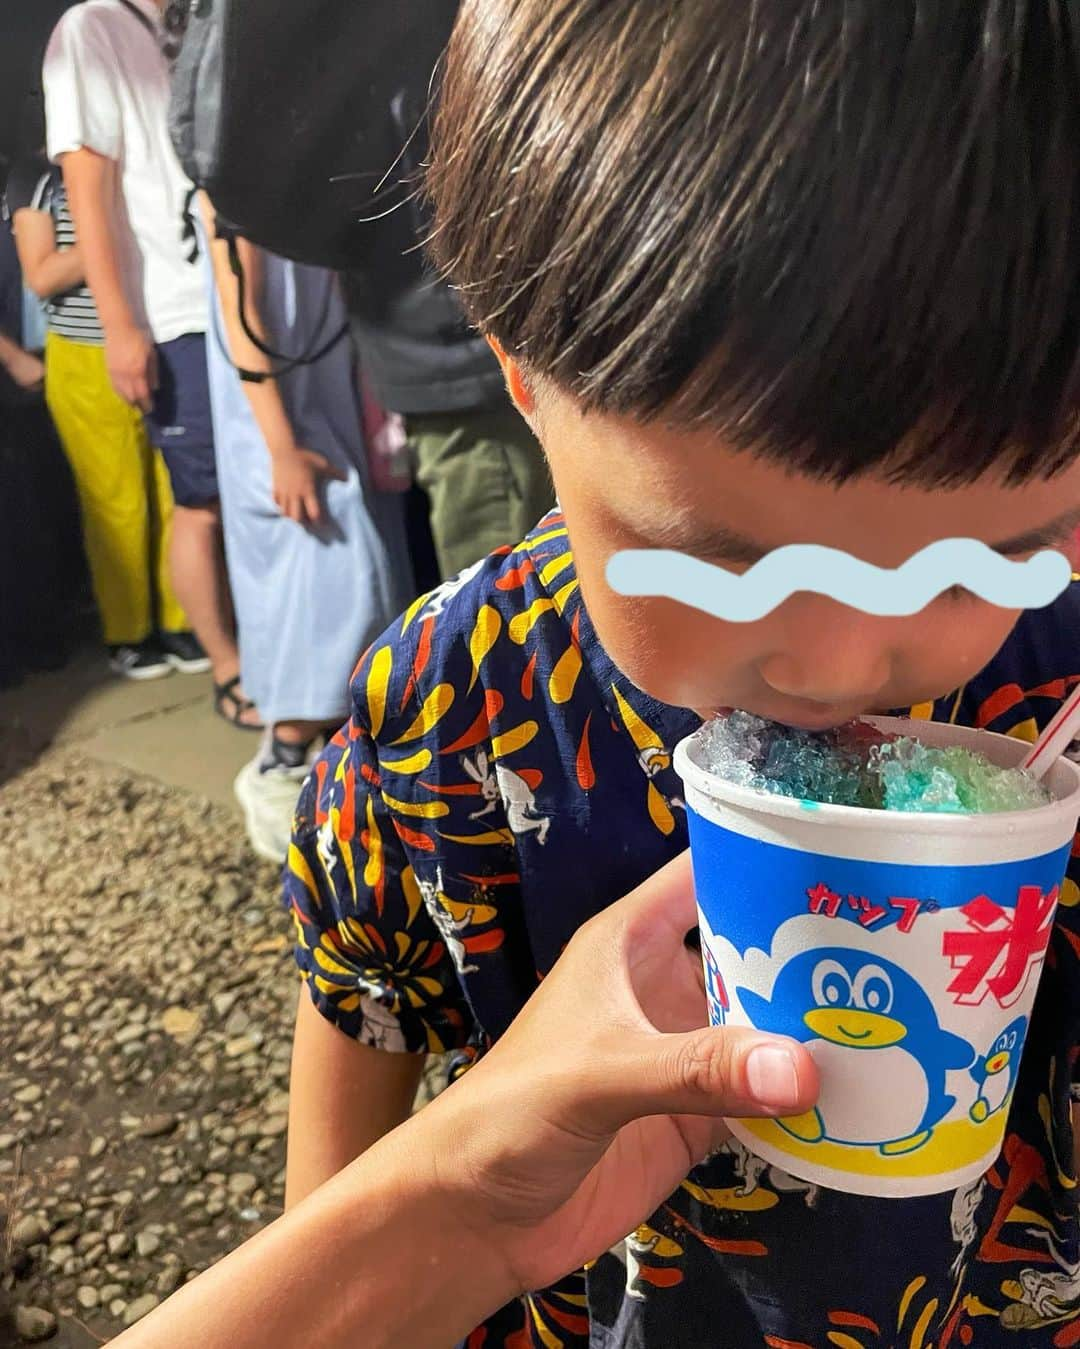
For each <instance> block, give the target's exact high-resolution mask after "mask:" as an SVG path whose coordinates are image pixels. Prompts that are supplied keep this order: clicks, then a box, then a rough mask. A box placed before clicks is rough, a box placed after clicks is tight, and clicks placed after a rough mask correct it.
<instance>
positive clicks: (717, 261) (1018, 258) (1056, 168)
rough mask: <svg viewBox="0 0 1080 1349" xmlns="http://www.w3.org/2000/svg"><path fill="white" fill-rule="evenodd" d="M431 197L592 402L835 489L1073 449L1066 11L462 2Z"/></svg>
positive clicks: (515, 318)
mask: <svg viewBox="0 0 1080 1349" xmlns="http://www.w3.org/2000/svg"><path fill="white" fill-rule="evenodd" d="M428 190H429V193H430V195H431V197H432V200H433V202H434V205H435V211H436V215H435V221H436V223H435V228H434V231H433V236H432V239H431V241H430V242H431V248H432V251H433V253H434V256H435V258H436V261H437V262H438V263H439V265H440V266H441V267H442V268H443V269H444V271H445V272H446V274H447V275H448V276H449V277H450V279H451V280H452V282H453V283H454V284H455V285H456V286H457V287H458V288H459V289H460V292H461V295H462V298H463V299H464V302H465V304H466V306H467V308H468V310H469V313H470V316H471V317H472V319H473V320H474V321H475V322H476V323H477V324H478V325H479V326H480V327H481V328H482V329H484V330H485V331H486V332H488V333H490V334H491V335H493V336H494V337H496V338H498V339H499V341H500V342H501V343H502V344H503V345H504V346H505V347H506V348H507V350H509V351H511V352H512V353H514V354H516V355H517V356H518V357H519V358H520V359H521V361H522V363H523V366H524V368H525V370H526V372H531V373H532V374H533V375H534V376H537V377H540V379H541V380H543V378H545V377H546V378H549V379H550V380H552V381H554V382H555V383H556V384H557V385H558V386H560V387H561V388H563V389H564V390H567V391H569V392H570V393H572V394H573V395H575V396H576V397H577V398H578V399H579V400H580V401H581V403H582V405H583V406H584V407H585V408H587V409H591V410H597V411H606V412H617V413H627V414H633V415H636V416H637V417H639V418H642V419H648V418H652V417H658V416H659V417H662V418H663V419H664V420H665V421H667V422H670V423H673V424H676V425H688V426H689V425H696V424H710V425H715V426H717V427H718V428H720V429H721V430H722V432H723V434H724V435H725V436H726V437H727V438H728V440H729V442H730V443H731V444H733V445H734V446H737V447H745V448H748V449H752V450H753V451H754V452H755V453H760V454H762V455H765V456H767V457H770V458H775V459H778V460H781V461H783V462H784V463H787V464H790V465H791V466H792V467H795V468H798V469H800V470H801V471H803V472H807V473H811V474H814V475H821V476H825V477H829V478H834V479H837V480H839V479H843V478H845V477H847V476H849V475H851V474H853V473H857V472H860V471H865V470H869V469H877V470H878V471H879V472H883V473H886V474H887V475H888V476H889V477H891V478H893V479H894V480H895V481H898V482H917V483H920V484H923V485H927V484H949V485H951V484H956V483H961V482H968V481H971V480H972V479H974V478H976V477H978V476H979V475H980V474H981V473H983V472H985V471H986V470H987V469H989V468H991V467H997V468H1000V469H1004V470H1006V471H1007V472H1008V473H1009V475H1010V480H1012V481H1020V480H1022V479H1024V478H1026V477H1030V476H1034V475H1049V474H1050V473H1052V472H1054V471H1056V470H1058V469H1060V468H1062V467H1063V466H1064V465H1065V464H1067V463H1068V462H1069V461H1070V460H1071V459H1072V458H1073V457H1074V456H1075V455H1076V454H1077V453H1080V426H1078V404H1080V359H1078V357H1080V352H1078V345H1080V5H1077V4H1076V3H1075V0H464V3H463V4H462V8H461V12H460V15H459V18H458V23H457V27H456V29H455V31H454V36H453V38H452V40H451V43H450V47H449V51H448V55H447V60H446V67H445V72H444V78H443V87H442V92H441V100H440V107H439V112H438V115H437V118H436V121H435V127H434V142H433V156H432V165H431V168H430V171H429V176H428Z"/></svg>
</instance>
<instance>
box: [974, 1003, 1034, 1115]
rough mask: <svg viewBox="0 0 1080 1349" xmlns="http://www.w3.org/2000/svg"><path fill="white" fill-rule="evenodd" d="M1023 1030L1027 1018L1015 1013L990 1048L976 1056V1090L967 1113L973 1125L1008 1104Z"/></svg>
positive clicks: (1016, 1068)
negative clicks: (976, 1093) (1014, 1018)
mask: <svg viewBox="0 0 1080 1349" xmlns="http://www.w3.org/2000/svg"><path fill="white" fill-rule="evenodd" d="M1026 1031H1027V1017H1026V1016H1018V1017H1017V1018H1016V1020H1015V1021H1012V1022H1010V1023H1009V1025H1007V1026H1006V1027H1005V1029H1004V1030H1003V1031H1002V1032H1001V1034H1000V1035H999V1036H998V1037H997V1039H996V1040H995V1041H994V1043H993V1044H992V1045H991V1046H990V1049H989V1051H988V1052H987V1053H986V1054H983V1055H982V1056H981V1057H980V1058H978V1059H976V1061H975V1064H974V1066H973V1067H972V1069H971V1076H972V1077H973V1078H974V1079H975V1084H976V1086H977V1087H978V1089H979V1090H978V1095H977V1096H976V1097H975V1104H974V1105H973V1106H972V1107H971V1110H970V1111H969V1112H968V1113H969V1114H970V1115H971V1118H972V1119H973V1120H974V1121H975V1123H976V1124H982V1123H983V1121H984V1120H988V1119H989V1118H990V1116H991V1115H996V1114H997V1112H998V1111H999V1110H1001V1109H1003V1108H1004V1107H1005V1106H1006V1105H1007V1104H1008V1102H1009V1098H1010V1097H1011V1096H1012V1093H1013V1087H1015V1086H1016V1075H1017V1073H1018V1072H1019V1071H1020V1050H1021V1049H1022V1048H1023V1044H1024V1034H1025V1032H1026Z"/></svg>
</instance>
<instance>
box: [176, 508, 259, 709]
mask: <svg viewBox="0 0 1080 1349" xmlns="http://www.w3.org/2000/svg"><path fill="white" fill-rule="evenodd" d="M169 562H170V565H171V569H172V582H173V589H174V591H175V592H176V598H177V599H178V600H179V601H180V603H181V605H183V607H184V609H185V611H186V612H187V616H188V621H189V622H190V623H191V627H192V630H193V631H194V633H195V636H196V637H198V639H199V641H200V642H201V643H202V645H203V649H204V650H205V651H206V654H207V655H208V656H209V657H210V664H211V666H212V667H213V671H214V682H215V683H216V684H225V683H227V682H228V681H229V680H230V679H232V678H233V677H234V676H235V675H236V674H238V673H239V670H240V655H239V653H238V651H237V649H236V636H235V633H236V624H235V620H234V618H233V609H232V598H231V596H230V594H229V581H228V576H227V574H226V571H225V552H224V548H223V545H222V540H221V512H220V510H219V508H218V507H217V506H216V505H212V506H176V507H175V508H174V510H173V520H172V537H171V538H170V541H169ZM242 720H243V721H245V722H250V723H252V724H257V722H258V713H257V712H256V711H254V710H249V711H248V712H247V713H245V714H244V716H243V717H242Z"/></svg>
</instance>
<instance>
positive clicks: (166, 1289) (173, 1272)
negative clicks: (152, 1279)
mask: <svg viewBox="0 0 1080 1349" xmlns="http://www.w3.org/2000/svg"><path fill="white" fill-rule="evenodd" d="M184 1277H185V1276H184V1267H183V1265H170V1266H169V1267H168V1268H167V1269H163V1270H162V1271H161V1273H160V1274H159V1275H158V1277H157V1282H156V1283H155V1284H154V1287H155V1288H156V1289H157V1292H158V1294H159V1296H160V1297H163V1298H164V1297H169V1296H170V1295H171V1294H173V1293H175V1292H176V1290H177V1289H178V1288H179V1287H180V1285H181V1284H182V1283H183V1282H184Z"/></svg>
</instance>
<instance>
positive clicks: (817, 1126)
mask: <svg viewBox="0 0 1080 1349" xmlns="http://www.w3.org/2000/svg"><path fill="white" fill-rule="evenodd" d="M776 1122H777V1124H779V1126H780V1127H781V1129H784V1130H785V1131H786V1132H787V1133H789V1134H791V1135H792V1137H794V1138H797V1139H799V1141H800V1142H802V1143H820V1142H821V1140H822V1139H823V1138H824V1137H825V1124H824V1121H823V1120H822V1118H821V1112H820V1111H819V1110H818V1109H817V1107H816V1106H815V1107H814V1108H813V1109H812V1110H806V1111H804V1112H803V1113H802V1114H801V1115H789V1116H788V1117H787V1118H786V1119H778V1120H777V1121H776Z"/></svg>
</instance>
